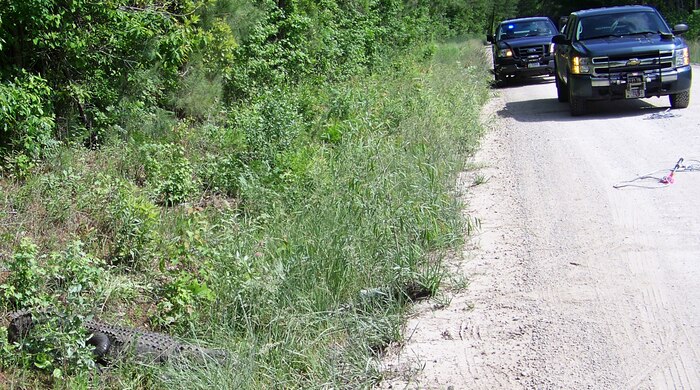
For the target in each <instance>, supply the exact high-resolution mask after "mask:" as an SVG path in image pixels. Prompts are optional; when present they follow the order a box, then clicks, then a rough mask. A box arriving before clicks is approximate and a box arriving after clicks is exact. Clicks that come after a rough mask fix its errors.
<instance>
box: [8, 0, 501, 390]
mask: <svg viewBox="0 0 700 390" xmlns="http://www.w3.org/2000/svg"><path fill="white" fill-rule="evenodd" d="M485 4H486V3H480V4H479V5H477V4H472V5H467V4H463V3H461V2H455V1H449V0H446V1H430V2H428V1H417V2H416V1H400V0H366V1H336V0H327V1H320V2H311V1H306V0H298V1H293V0H288V1H281V0H279V1H271V0H257V1H251V0H207V1H194V0H173V1H154V0H139V1H134V0H110V1H100V2H87V1H84V0H30V1H14V0H13V1H11V2H10V3H9V4H8V5H7V6H4V7H0V78H1V79H2V84H1V85H0V124H1V125H2V127H1V128H0V174H1V176H0V238H1V239H0V271H1V272H0V306H2V311H3V312H8V311H11V310H15V309H19V308H27V307H32V308H35V309H41V308H51V310H53V311H55V312H58V313H60V316H58V317H56V318H49V319H45V320H44V321H42V322H40V323H38V324H37V327H36V329H35V331H34V332H32V334H31V336H30V337H27V338H25V339H23V340H20V341H19V342H17V343H8V342H6V341H5V340H7V335H6V334H5V333H3V334H0V367H1V368H2V371H3V379H4V380H5V381H7V383H8V386H9V387H13V386H14V387H22V388H32V387H34V388H46V387H54V388H86V387H105V388H166V387H167V388H172V387H177V388H207V389H210V388H280V387H281V388H287V387H292V388H299V387H303V388H308V387H351V388H355V387H365V386H368V385H370V384H372V383H374V382H376V381H377V380H378V379H379V377H380V373H379V372H378V371H377V368H376V365H375V364H373V363H372V361H373V358H374V357H375V356H376V354H377V353H379V352H381V350H382V349H383V348H385V347H386V345H387V344H388V343H390V342H392V341H395V340H397V339H398V338H399V337H400V334H399V329H400V324H401V316H402V310H403V306H404V304H405V303H406V302H407V301H410V300H411V299H413V298H415V297H417V296H422V295H430V294H434V293H435V292H436V291H437V289H438V287H439V286H440V284H441V281H442V277H443V274H442V268H441V263H440V253H441V251H443V250H444V249H445V248H448V247H449V246H451V245H454V244H455V243H457V242H459V239H460V238H461V222H460V217H459V212H458V209H459V204H458V202H457V201H456V200H455V198H454V196H453V195H452V192H451V189H452V186H453V183H454V178H455V175H456V173H457V172H458V171H459V170H460V169H462V168H463V164H464V157H465V156H466V155H468V154H469V153H470V152H471V151H472V150H473V148H474V147H475V145H476V141H477V138H478V134H479V127H478V125H477V123H478V120H477V117H478V112H479V107H480V105H481V104H482V103H483V102H484V101H485V99H486V98H487V80H488V77H487V76H486V73H485V70H486V66H485V64H484V63H483V61H484V56H483V48H482V47H481V46H480V45H479V44H478V43H476V44H475V43H474V42H471V43H470V44H467V43H466V41H464V40H460V41H459V42H460V43H452V44H444V43H443V44H436V43H435V42H436V41H437V40H438V39H442V38H448V37H453V36H456V35H458V34H462V33H466V32H480V33H482V32H483V31H484V30H485V29H486V28H487V23H488V20H489V18H488V17H487V15H490V14H491V13H493V10H494V8H493V7H491V8H490V7H489V6H486V5H485ZM498 12H499V13H503V15H505V13H506V12H509V11H504V9H501V8H499V10H498ZM92 316H97V317H99V318H100V319H102V320H105V321H108V322H113V323H119V324H124V325H135V326H139V327H147V328H151V329H156V330H159V331H164V332H168V333H172V334H176V335H179V336H181V337H184V338H187V339H191V340H195V342H196V340H202V341H203V342H205V343H208V344H214V345H216V346H218V347H222V348H225V349H227V350H229V351H231V352H232V354H233V356H235V358H234V359H232V360H231V361H228V362H225V364H224V365H223V366H222V365H215V366H211V365H210V366H206V365H205V366H201V365H196V364H194V363H192V364H193V365H192V366H190V367H182V366H180V365H179V364H177V363H172V364H168V365H163V366H157V367H151V366H142V365H136V364H133V363H130V362H124V363H123V364H119V365H117V366H116V367H114V369H113V370H110V371H109V372H107V373H103V374H102V375H99V376H98V375H95V371H94V368H93V367H94V362H93V361H92V356H91V355H90V350H89V348H88V346H86V342H85V341H86V340H85V336H86V333H85V330H84V329H83V328H82V325H81V324H82V321H84V320H85V319H86V318H90V317H92ZM3 332H4V329H3Z"/></svg>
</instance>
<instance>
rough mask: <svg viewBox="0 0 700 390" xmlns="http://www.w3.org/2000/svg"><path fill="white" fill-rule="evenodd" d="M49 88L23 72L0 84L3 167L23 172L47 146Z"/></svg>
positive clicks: (49, 134) (51, 142) (49, 136)
mask: <svg viewBox="0 0 700 390" xmlns="http://www.w3.org/2000/svg"><path fill="white" fill-rule="evenodd" d="M51 97H52V91H51V89H50V88H49V86H48V83H47V81H46V80H44V79H42V78H41V77H39V76H34V75H31V74H29V73H26V72H23V73H21V74H20V76H18V77H15V78H14V79H13V80H12V81H10V82H7V83H3V84H0V107H2V109H0V157H2V158H3V159H4V164H3V165H7V166H6V169H7V170H9V171H10V172H12V173H14V174H15V175H17V176H20V177H23V176H25V175H26V174H27V173H28V171H29V169H31V167H32V166H33V165H34V163H36V161H37V160H38V159H40V158H42V157H43V156H44V155H45V153H46V152H47V150H48V149H51V148H54V147H56V146H57V145H58V142H57V141H56V140H55V139H54V138H53V135H54V134H53V128H54V118H53V115H52V114H51V105H50V103H49V102H50V101H51Z"/></svg>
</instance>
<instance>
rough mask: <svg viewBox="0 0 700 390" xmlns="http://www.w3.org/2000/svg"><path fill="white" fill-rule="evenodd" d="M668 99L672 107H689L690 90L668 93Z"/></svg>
mask: <svg viewBox="0 0 700 390" xmlns="http://www.w3.org/2000/svg"><path fill="white" fill-rule="evenodd" d="M668 100H669V101H670V102H671V108H687V107H688V103H690V91H685V92H681V93H675V94H673V95H668Z"/></svg>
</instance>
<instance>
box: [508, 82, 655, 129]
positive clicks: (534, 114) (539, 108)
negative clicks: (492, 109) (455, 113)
mask: <svg viewBox="0 0 700 390" xmlns="http://www.w3.org/2000/svg"><path fill="white" fill-rule="evenodd" d="M552 89H554V88H552ZM505 93H507V92H505ZM660 99H663V100H660ZM650 101H654V103H657V104H659V103H661V107H659V106H656V105H653V104H651V103H650ZM667 102H668V98H666V97H662V98H651V99H645V100H638V99H632V100H615V101H612V102H610V101H594V102H589V103H588V114H586V115H583V116H576V117H573V116H571V114H570V112H569V104H568V103H560V102H559V101H557V98H556V96H553V97H552V98H546V99H533V100H523V101H514V102H507V103H506V105H505V108H504V109H502V110H500V111H498V112H497V114H498V115H499V116H501V117H508V118H513V119H515V120H517V121H518V122H542V121H556V122H569V121H579V122H581V121H587V120H601V119H612V118H625V117H631V118H632V117H644V116H647V115H650V114H652V113H658V112H663V111H665V110H666V109H667V108H668V105H667V104H668V103H667ZM664 103H665V104H666V106H664Z"/></svg>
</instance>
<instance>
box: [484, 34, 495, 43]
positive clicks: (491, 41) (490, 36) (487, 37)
mask: <svg viewBox="0 0 700 390" xmlns="http://www.w3.org/2000/svg"><path fill="white" fill-rule="evenodd" d="M486 42H488V43H493V35H491V34H486Z"/></svg>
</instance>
